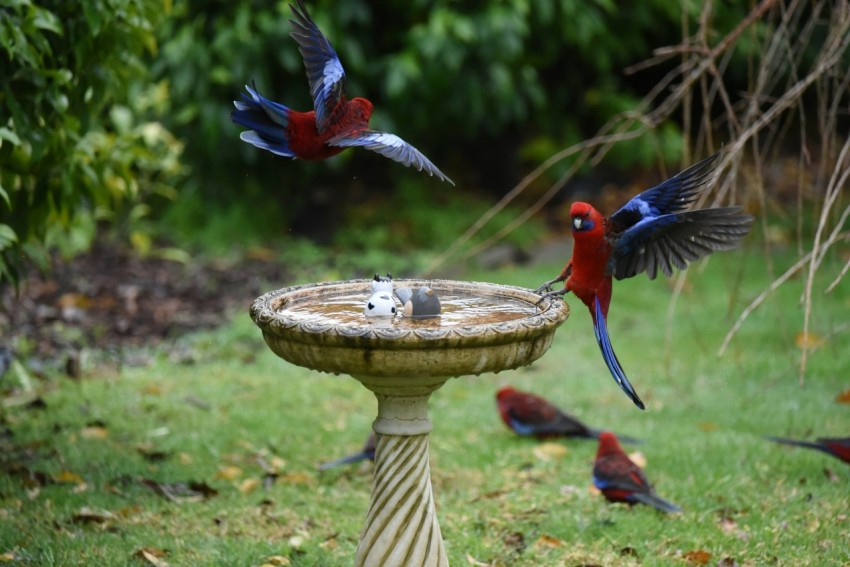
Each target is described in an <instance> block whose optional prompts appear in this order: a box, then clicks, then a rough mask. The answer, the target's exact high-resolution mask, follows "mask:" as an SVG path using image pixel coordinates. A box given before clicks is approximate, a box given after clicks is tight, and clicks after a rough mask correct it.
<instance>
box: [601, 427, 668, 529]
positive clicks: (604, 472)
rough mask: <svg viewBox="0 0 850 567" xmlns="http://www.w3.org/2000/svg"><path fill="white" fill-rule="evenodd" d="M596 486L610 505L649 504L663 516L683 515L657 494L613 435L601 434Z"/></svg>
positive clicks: (609, 433) (606, 432)
mask: <svg viewBox="0 0 850 567" xmlns="http://www.w3.org/2000/svg"><path fill="white" fill-rule="evenodd" d="M593 485H594V486H596V488H598V489H599V491H600V492H602V495H603V496H604V497H605V499H606V500H608V501H609V502H625V503H627V504H629V505H633V504H638V503H640V504H647V505H649V506H652V507H654V508H656V509H658V510H661V511H662V512H681V511H682V509H681V508H679V507H678V506H676V505H675V504H673V503H672V502H668V501H667V500H664V499H663V498H661V497H660V496H658V495H657V494H655V491H654V490H653V489H652V485H651V484H650V483H649V480H648V479H647V478H646V475H645V474H644V473H643V471H642V470H641V468H640V467H639V466H637V465H636V464H635V463H633V462H632V461H631V459H629V457H628V456H627V455H626V454H625V453H624V452H623V449H622V447H620V443H619V442H618V441H617V437H616V436H615V435H614V434H613V433H611V432H609V431H603V432H602V433H600V434H599V448H598V449H597V450H596V460H595V461H594V463H593Z"/></svg>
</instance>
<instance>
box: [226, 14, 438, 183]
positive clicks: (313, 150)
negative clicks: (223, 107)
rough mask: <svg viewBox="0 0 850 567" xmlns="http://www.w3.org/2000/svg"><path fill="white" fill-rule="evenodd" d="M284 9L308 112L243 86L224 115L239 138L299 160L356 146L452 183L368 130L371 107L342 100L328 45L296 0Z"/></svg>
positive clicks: (406, 148)
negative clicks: (303, 74) (238, 128)
mask: <svg viewBox="0 0 850 567" xmlns="http://www.w3.org/2000/svg"><path fill="white" fill-rule="evenodd" d="M290 8H291V10H292V13H293V15H294V17H295V19H292V20H290V23H291V24H292V28H293V31H292V33H291V34H290V35H291V36H292V37H293V38H294V39H295V41H296V42H297V43H298V49H299V51H300V52H301V57H302V58H303V59H304V66H305V67H306V70H307V81H308V83H309V84H310V93H311V94H312V97H313V110H311V111H309V112H299V111H297V110H292V109H291V108H289V107H287V106H285V105H283V104H280V103H278V102H273V101H271V100H269V99H267V98H265V97H263V96H262V95H261V94H260V93H259V92H257V89H256V87H251V86H247V85H246V86H245V90H246V91H247V94H245V93H243V94H242V100H237V101H234V102H233V104H234V106H235V107H236V110H234V111H233V112H232V113H231V115H230V117H231V118H232V119H233V121H234V122H236V123H237V124H240V125H242V126H244V127H246V128H249V130H247V131H245V132H242V134H241V135H240V136H239V137H240V138H241V139H242V140H243V141H245V142H247V143H249V144H252V145H253V146H256V147H258V148H260V149H263V150H268V151H270V152H272V153H274V154H277V155H279V156H283V157H288V158H299V159H304V160H323V159H327V158H329V157H332V156H335V155H337V154H338V153H340V152H342V151H343V150H344V149H346V148H349V147H356V146H359V147H362V148H366V149H367V150H371V151H373V152H376V153H379V154H381V155H382V156H384V157H388V158H390V159H391V160H394V161H397V162H399V163H401V164H402V165H405V166H409V167H413V168H415V169H417V170H418V171H424V172H425V173H427V174H429V175H433V176H436V177H437V178H438V179H441V180H443V181H448V182H449V183H451V184H452V185H454V182H453V181H452V180H451V179H449V178H448V177H446V176H445V175H444V174H443V172H442V171H440V170H439V169H438V168H437V166H435V165H434V164H433V163H431V161H430V160H429V159H428V158H427V157H425V155H424V154H423V153H422V152H420V151H419V150H417V149H416V148H414V147H413V146H411V145H410V144H408V143H407V142H405V141H404V140H402V139H401V138H399V137H398V136H396V135H395V134H390V133H388V132H379V131H377V130H372V129H370V128H369V119H370V118H371V116H372V109H373V105H372V103H371V102H370V101H369V100H367V99H365V98H360V97H355V98H352V99H349V98H348V97H347V96H346V93H345V70H343V68H342V63H341V62H340V60H339V57H337V54H336V52H335V51H334V49H333V47H331V44H330V42H329V41H328V40H327V38H326V37H325V36H324V35H323V34H322V32H321V31H320V30H319V28H318V26H316V23H315V22H314V21H313V19H312V18H311V17H310V14H309V13H308V12H307V8H306V7H305V6H304V3H303V2H302V1H301V0H298V3H297V6H290Z"/></svg>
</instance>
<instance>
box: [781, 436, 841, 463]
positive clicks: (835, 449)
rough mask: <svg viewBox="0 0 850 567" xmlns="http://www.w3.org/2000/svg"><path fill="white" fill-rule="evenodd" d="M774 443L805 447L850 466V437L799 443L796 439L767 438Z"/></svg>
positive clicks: (826, 438)
mask: <svg viewBox="0 0 850 567" xmlns="http://www.w3.org/2000/svg"><path fill="white" fill-rule="evenodd" d="M768 439H769V440H771V441H773V442H774V443H782V444H783V445H793V446H795V447H806V448H808V449H816V450H818V451H823V452H824V453H826V454H828V455H832V456H833V457H835V458H836V459H840V460H842V461H844V462H845V463H848V464H850V437H818V438H817V439H815V440H814V441H800V440H797V439H785V438H784V437H768Z"/></svg>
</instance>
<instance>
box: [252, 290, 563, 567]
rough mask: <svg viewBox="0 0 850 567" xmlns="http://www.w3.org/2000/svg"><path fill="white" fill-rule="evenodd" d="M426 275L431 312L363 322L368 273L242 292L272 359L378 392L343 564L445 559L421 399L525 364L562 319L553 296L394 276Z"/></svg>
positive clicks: (444, 563)
mask: <svg viewBox="0 0 850 567" xmlns="http://www.w3.org/2000/svg"><path fill="white" fill-rule="evenodd" d="M395 283H396V284H397V285H405V286H408V287H411V288H414V287H418V286H422V285H427V286H429V287H431V288H432V289H433V290H434V291H435V292H436V293H437V294H438V295H439V297H440V301H441V303H442V306H443V315H442V317H440V318H439V319H427V320H411V319H404V318H396V319H393V320H392V321H386V320H385V321H382V322H378V321H371V320H368V319H366V318H365V317H364V316H363V303H364V301H365V300H366V298H367V297H368V296H369V280H352V281H345V282H328V283H320V284H309V285H302V286H294V287H289V288H285V289H281V290H277V291H273V292H270V293H267V294H265V295H263V296H261V297H259V298H258V299H257V300H255V301H254V303H253V305H252V306H251V318H252V319H253V320H254V322H255V323H256V324H257V326H259V327H260V328H261V329H262V331H263V337H264V338H265V340H266V343H267V344H268V345H269V347H270V348H271V349H272V351H274V352H275V354H277V355H278V356H280V357H281V358H283V359H285V360H287V361H289V362H291V363H293V364H297V365H299V366H304V367H307V368H311V369H314V370H319V371H322V372H332V373H335V374H349V375H351V376H352V377H354V378H355V379H357V380H358V381H359V382H360V383H361V384H363V385H364V386H366V388H368V389H369V390H371V391H372V392H373V393H374V394H375V396H376V398H377V399H378V417H377V419H376V420H375V421H374V423H373V425H372V427H373V429H374V430H375V433H376V434H377V446H376V451H375V469H374V477H373V482H372V495H371V502H370V505H369V511H368V513H367V515H366V523H365V525H364V527H363V530H362V531H361V534H360V544H359V546H358V548H357V555H356V559H355V565H357V566H358V567H360V566H364V567H372V566H398V567H402V566H411V565H416V566H418V565H423V566H426V565H427V566H448V559H447V556H446V551H445V548H444V546H443V538H442V536H441V534H440V526H439V523H438V521H437V514H436V511H435V508H434V497H433V493H432V490H431V472H430V464H429V457H428V446H429V436H430V432H431V427H432V426H431V421H430V419H429V418H428V398H429V397H430V396H431V393H432V392H434V391H435V390H437V389H438V388H440V387H441V386H442V385H443V384H445V382H446V381H447V380H448V379H449V378H452V377H457V376H465V375H477V374H481V373H483V372H499V371H501V370H508V369H513V368H518V367H520V366H523V365H526V364H530V363H531V362H533V361H535V360H537V359H538V358H540V357H541V356H542V355H543V353H545V352H546V351H547V350H548V349H549V347H550V346H551V344H552V338H553V337H554V332H555V329H557V327H558V326H560V325H561V324H562V323H563V322H564V321H566V319H567V316H568V315H569V308H568V307H567V305H566V304H565V303H564V302H562V301H555V302H550V301H549V300H546V301H544V302H543V303H542V304H541V305H539V306H538V305H536V302H537V301H538V300H539V299H540V297H539V296H538V295H536V294H534V293H532V292H531V291H528V290H526V289H522V288H517V287H511V286H503V285H495V284H489V283H480V282H460V281H451V280H427V281H424V280H396V282H395Z"/></svg>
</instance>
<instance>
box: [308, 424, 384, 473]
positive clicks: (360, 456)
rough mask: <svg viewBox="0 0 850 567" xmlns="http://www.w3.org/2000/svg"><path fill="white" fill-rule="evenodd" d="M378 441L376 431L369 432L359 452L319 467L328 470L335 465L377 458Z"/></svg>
mask: <svg viewBox="0 0 850 567" xmlns="http://www.w3.org/2000/svg"><path fill="white" fill-rule="evenodd" d="M377 443H378V439H377V437H375V432H374V431H373V432H372V433H370V434H369V437H368V438H367V439H366V442H365V443H364V444H363V448H362V449H360V452H359V453H354V454H353V455H348V456H346V457H342V458H340V459H337V460H335V461H331V462H329V463H325V464H323V465H322V466H320V467H319V470H320V471H326V470H328V469H331V468H333V467H338V466H340V465H347V464H349V463H356V462H358V461H365V460H367V459H368V460H370V461H374V460H375V446H376V445H377Z"/></svg>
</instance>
